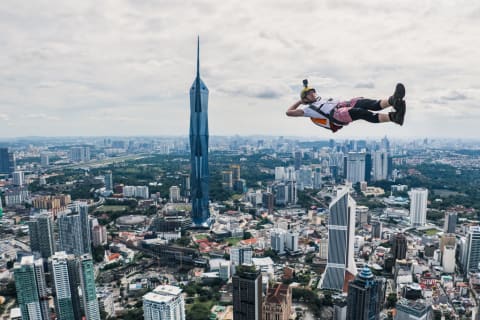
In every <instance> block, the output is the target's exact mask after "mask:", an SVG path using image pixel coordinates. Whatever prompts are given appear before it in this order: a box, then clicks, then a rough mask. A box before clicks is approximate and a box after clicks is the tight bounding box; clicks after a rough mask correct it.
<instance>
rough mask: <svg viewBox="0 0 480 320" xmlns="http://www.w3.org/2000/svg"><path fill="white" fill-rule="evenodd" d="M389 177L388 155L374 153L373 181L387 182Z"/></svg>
mask: <svg viewBox="0 0 480 320" xmlns="http://www.w3.org/2000/svg"><path fill="white" fill-rule="evenodd" d="M387 177H388V153H387V152H386V151H373V152H372V177H371V179H372V180H373V181H379V180H386V179H387Z"/></svg>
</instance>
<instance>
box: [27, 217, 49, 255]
mask: <svg viewBox="0 0 480 320" xmlns="http://www.w3.org/2000/svg"><path fill="white" fill-rule="evenodd" d="M27 224H28V234H29V236H30V249H31V250H32V252H38V253H40V255H41V256H42V258H45V259H48V258H49V257H50V256H51V255H53V254H54V253H55V238H54V236H53V218H52V216H51V215H50V214H48V213H42V214H39V215H37V216H36V217H35V218H33V219H32V220H30V221H28V222H27Z"/></svg>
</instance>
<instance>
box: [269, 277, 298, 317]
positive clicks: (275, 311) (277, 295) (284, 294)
mask: <svg viewBox="0 0 480 320" xmlns="http://www.w3.org/2000/svg"><path fill="white" fill-rule="evenodd" d="M291 313H292V289H291V288H290V286H289V285H286V284H282V283H275V284H274V285H273V286H272V287H270V288H268V291H267V294H266V296H265V302H264V304H263V319H262V320H289V319H290V315H291Z"/></svg>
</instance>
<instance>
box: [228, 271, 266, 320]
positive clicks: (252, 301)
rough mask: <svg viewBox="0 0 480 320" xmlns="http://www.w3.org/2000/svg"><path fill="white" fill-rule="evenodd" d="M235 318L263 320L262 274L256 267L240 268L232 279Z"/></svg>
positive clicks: (236, 319)
mask: <svg viewBox="0 0 480 320" xmlns="http://www.w3.org/2000/svg"><path fill="white" fill-rule="evenodd" d="M232 285H233V318H234V319H235V320H261V319H262V274H261V272H260V270H256V269H255V267H254V266H238V267H237V270H236V274H235V275H234V276H233V278H232Z"/></svg>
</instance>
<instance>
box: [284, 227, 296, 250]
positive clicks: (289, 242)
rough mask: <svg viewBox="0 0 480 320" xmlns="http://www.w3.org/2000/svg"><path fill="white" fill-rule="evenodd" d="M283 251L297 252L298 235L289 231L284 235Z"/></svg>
mask: <svg viewBox="0 0 480 320" xmlns="http://www.w3.org/2000/svg"><path fill="white" fill-rule="evenodd" d="M285 249H286V250H287V251H288V252H291V253H293V252H297V251H298V233H297V232H294V231H292V230H290V231H288V232H287V233H286V234H285Z"/></svg>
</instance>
